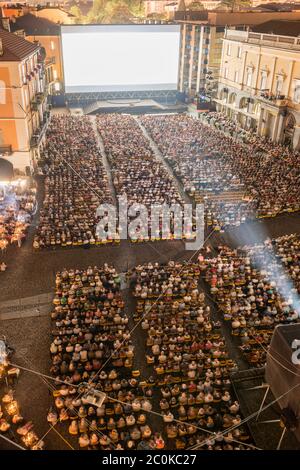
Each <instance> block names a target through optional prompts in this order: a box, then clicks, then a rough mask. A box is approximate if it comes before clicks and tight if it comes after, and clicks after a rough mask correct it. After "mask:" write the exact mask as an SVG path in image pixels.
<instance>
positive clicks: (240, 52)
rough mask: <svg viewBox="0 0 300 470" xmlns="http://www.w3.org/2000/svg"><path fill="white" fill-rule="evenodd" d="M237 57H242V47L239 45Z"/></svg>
mask: <svg viewBox="0 0 300 470" xmlns="http://www.w3.org/2000/svg"><path fill="white" fill-rule="evenodd" d="M237 57H238V59H240V58H241V57H242V48H241V46H239V47H238V50H237Z"/></svg>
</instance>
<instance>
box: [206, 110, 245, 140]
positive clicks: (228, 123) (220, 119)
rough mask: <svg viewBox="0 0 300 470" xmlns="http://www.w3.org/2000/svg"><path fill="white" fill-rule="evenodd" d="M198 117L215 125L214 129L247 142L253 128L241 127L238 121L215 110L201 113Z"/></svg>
mask: <svg viewBox="0 0 300 470" xmlns="http://www.w3.org/2000/svg"><path fill="white" fill-rule="evenodd" d="M200 119H201V121H204V122H207V123H208V124H210V125H211V126H214V127H216V129H219V130H221V131H223V132H225V133H227V134H229V135H230V136H231V137H236V138H238V139H240V140H241V141H242V142H247V140H248V138H250V137H251V136H252V133H253V131H254V130H253V129H249V131H248V130H245V129H243V128H242V127H241V126H240V125H239V123H238V122H236V121H234V120H233V119H231V118H230V117H228V116H226V115H225V114H223V113H219V112H217V111H215V112H206V113H201V115H200Z"/></svg>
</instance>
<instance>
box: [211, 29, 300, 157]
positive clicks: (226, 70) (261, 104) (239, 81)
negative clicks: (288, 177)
mask: <svg viewBox="0 0 300 470" xmlns="http://www.w3.org/2000/svg"><path fill="white" fill-rule="evenodd" d="M215 101H216V103H217V109H218V110H220V111H222V112H224V113H225V114H226V115H227V116H230V117H231V118H232V119H233V120H234V121H236V122H238V123H239V125H240V126H241V127H243V128H245V129H253V130H255V131H256V132H257V133H258V134H259V135H260V136H264V137H268V138H270V139H272V141H274V142H282V143H286V144H290V145H292V146H293V148H295V149H298V148H299V146H300V39H299V38H298V37H297V36H295V37H294V36H283V35H275V34H266V33H259V32H250V31H237V30H233V29H227V30H226V32H225V36H224V41H223V49H222V60H221V68H220V79H219V85H218V97H217V98H216V100H215Z"/></svg>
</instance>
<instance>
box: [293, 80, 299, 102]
mask: <svg viewBox="0 0 300 470" xmlns="http://www.w3.org/2000/svg"><path fill="white" fill-rule="evenodd" d="M293 101H294V103H297V104H299V103H300V80H295V82H294V95H293Z"/></svg>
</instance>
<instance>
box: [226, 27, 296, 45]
mask: <svg viewBox="0 0 300 470" xmlns="http://www.w3.org/2000/svg"><path fill="white" fill-rule="evenodd" d="M224 39H232V40H235V41H241V42H247V43H252V44H258V45H266V46H272V47H274V46H276V47H278V48H282V49H290V50H300V38H299V37H292V36H283V35H279V34H265V33H254V32H251V31H240V30H234V29H226V30H225V35H224Z"/></svg>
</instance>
